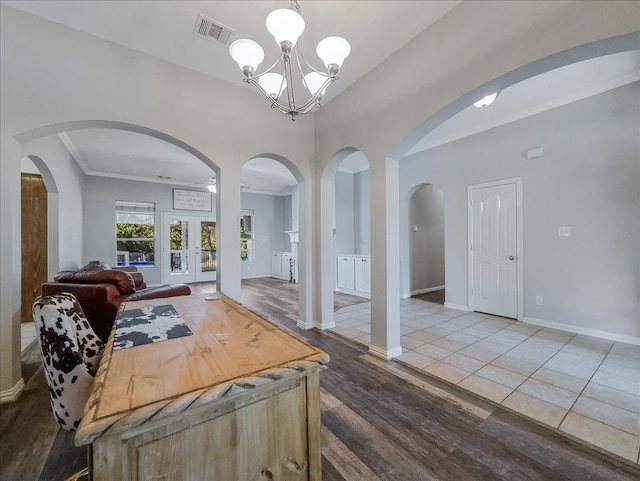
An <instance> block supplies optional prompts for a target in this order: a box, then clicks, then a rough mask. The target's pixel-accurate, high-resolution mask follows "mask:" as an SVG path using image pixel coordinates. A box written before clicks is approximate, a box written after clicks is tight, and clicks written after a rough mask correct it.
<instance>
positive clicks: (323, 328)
mask: <svg viewBox="0 0 640 481" xmlns="http://www.w3.org/2000/svg"><path fill="white" fill-rule="evenodd" d="M314 327H317V328H318V329H320V330H321V331H326V330H327V329H333V328H334V327H336V321H331V322H323V323H320V324H318V325H315V326H314Z"/></svg>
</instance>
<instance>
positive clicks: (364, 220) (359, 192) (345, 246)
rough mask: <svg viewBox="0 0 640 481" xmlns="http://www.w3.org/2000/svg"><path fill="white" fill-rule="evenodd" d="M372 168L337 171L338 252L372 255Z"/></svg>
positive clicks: (336, 242) (336, 250)
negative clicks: (358, 170)
mask: <svg viewBox="0 0 640 481" xmlns="http://www.w3.org/2000/svg"><path fill="white" fill-rule="evenodd" d="M369 186H370V183H369V171H368V170H365V171H363V172H357V173H355V174H352V173H348V172H340V171H338V172H337V173H336V179H335V192H336V194H335V195H336V200H335V208H336V214H335V222H336V225H335V229H336V234H335V253H336V254H361V255H369V253H370V251H371V247H370V239H369V238H370V231H371V215H370V208H369V205H370V202H369V195H370V187H369Z"/></svg>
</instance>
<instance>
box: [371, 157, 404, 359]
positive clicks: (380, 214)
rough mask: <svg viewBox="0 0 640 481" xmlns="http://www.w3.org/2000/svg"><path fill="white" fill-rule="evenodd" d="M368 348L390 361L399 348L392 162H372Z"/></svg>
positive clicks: (396, 198) (396, 216)
mask: <svg viewBox="0 0 640 481" xmlns="http://www.w3.org/2000/svg"><path fill="white" fill-rule="evenodd" d="M370 165H371V345H370V346H369V352H370V353H371V354H373V355H375V356H378V357H382V358H385V359H391V358H393V357H397V356H399V355H401V354H402V347H401V346H400V255H399V252H400V236H399V227H400V226H399V217H400V207H399V205H400V193H399V166H398V162H397V161H396V160H393V159H384V160H382V161H380V160H378V161H373V162H371V164H370Z"/></svg>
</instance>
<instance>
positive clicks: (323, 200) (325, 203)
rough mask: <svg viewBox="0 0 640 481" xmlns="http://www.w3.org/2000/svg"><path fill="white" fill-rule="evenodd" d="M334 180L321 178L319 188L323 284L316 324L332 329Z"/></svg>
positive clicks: (320, 268)
mask: <svg viewBox="0 0 640 481" xmlns="http://www.w3.org/2000/svg"><path fill="white" fill-rule="evenodd" d="M333 186H334V182H333V180H329V179H323V178H321V179H320V189H319V201H318V204H319V220H320V232H319V234H318V237H319V239H318V244H319V247H320V249H319V253H320V255H319V260H318V262H319V270H320V277H321V284H320V286H319V293H318V294H319V295H318V299H319V301H320V302H319V303H318V307H317V314H318V316H317V319H316V320H315V325H316V327H318V328H319V329H331V328H332V327H335V326H336V322H335V319H334V317H333V291H334V289H335V284H336V281H335V278H336V273H335V264H336V258H335V254H334V248H333V227H334V204H335V198H334V196H335V193H334V187H333Z"/></svg>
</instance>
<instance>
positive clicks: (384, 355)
mask: <svg viewBox="0 0 640 481" xmlns="http://www.w3.org/2000/svg"><path fill="white" fill-rule="evenodd" d="M369 353H370V354H371V355H372V356H375V357H378V358H380V359H385V360H387V361H388V360H389V359H393V358H394V357H398V356H402V346H398V347H394V348H393V349H391V350H389V351H387V350H385V349H380V348H379V347H376V346H369Z"/></svg>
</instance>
